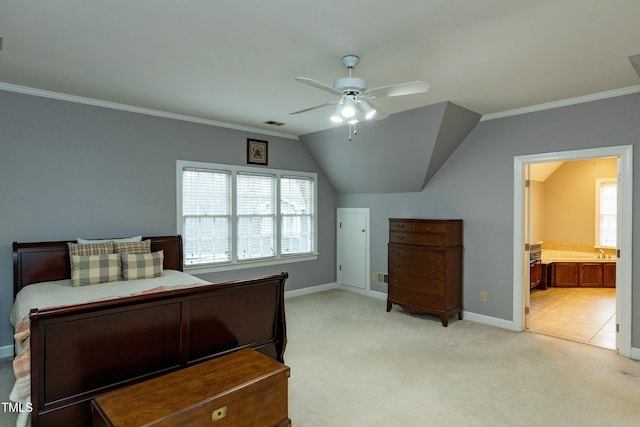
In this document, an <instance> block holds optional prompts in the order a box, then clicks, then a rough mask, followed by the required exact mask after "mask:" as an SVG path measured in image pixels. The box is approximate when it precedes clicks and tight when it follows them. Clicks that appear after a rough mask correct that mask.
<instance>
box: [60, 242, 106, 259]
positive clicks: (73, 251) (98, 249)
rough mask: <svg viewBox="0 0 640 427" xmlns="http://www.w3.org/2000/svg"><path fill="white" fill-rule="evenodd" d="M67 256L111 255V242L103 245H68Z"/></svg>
mask: <svg viewBox="0 0 640 427" xmlns="http://www.w3.org/2000/svg"><path fill="white" fill-rule="evenodd" d="M68 245H69V255H71V256H73V255H104V254H112V253H113V242H103V243H89V244H84V243H83V244H79V243H68Z"/></svg>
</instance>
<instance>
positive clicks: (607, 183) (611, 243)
mask: <svg viewBox="0 0 640 427" xmlns="http://www.w3.org/2000/svg"><path fill="white" fill-rule="evenodd" d="M617 195H618V188H617V182H616V180H615V179H599V180H596V243H597V246H604V247H616V244H617V243H616V236H617V229H616V226H617V214H618V212H617V209H618V199H617Z"/></svg>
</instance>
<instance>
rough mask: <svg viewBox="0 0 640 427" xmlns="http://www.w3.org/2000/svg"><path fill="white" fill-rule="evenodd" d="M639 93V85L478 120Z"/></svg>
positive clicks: (489, 115) (510, 111)
mask: <svg viewBox="0 0 640 427" xmlns="http://www.w3.org/2000/svg"><path fill="white" fill-rule="evenodd" d="M638 92H640V85H636V86H629V87H623V88H620V89H614V90H608V91H606V92H598V93H594V94H591V95H584V96H578V97H575V98H568V99H561V100H559V101H553V102H547V103H544V104H538V105H532V106H529V107H523V108H516V109H513V110H507V111H501V112H498V113H492V114H485V115H484V116H482V118H481V119H480V121H481V122H484V121H486V120H494V119H501V118H503V117H511V116H518V115H520V114H527V113H533V112H536V111H543V110H551V109H553V108H559V107H567V106H569V105H576V104H582V103H584V102H591V101H599V100H601V99H607V98H615V97H616V96H622V95H630V94H633V93H638Z"/></svg>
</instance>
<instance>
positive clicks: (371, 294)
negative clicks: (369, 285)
mask: <svg viewBox="0 0 640 427" xmlns="http://www.w3.org/2000/svg"><path fill="white" fill-rule="evenodd" d="M337 287H338V289H342V290H343V291H349V292H353V293H355V294H359V295H365V296H368V297H373V298H376V299H380V300H385V301H386V299H387V294H385V293H383V292H377V291H372V290H370V289H369V290H367V289H361V288H354V287H353V286H349V285H341V284H338V286H337Z"/></svg>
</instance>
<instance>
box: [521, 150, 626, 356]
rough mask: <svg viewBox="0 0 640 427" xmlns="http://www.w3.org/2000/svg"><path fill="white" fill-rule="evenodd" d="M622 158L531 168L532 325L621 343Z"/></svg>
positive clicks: (580, 338) (573, 337)
mask: <svg viewBox="0 0 640 427" xmlns="http://www.w3.org/2000/svg"><path fill="white" fill-rule="evenodd" d="M617 160H618V158H616V157H607V158H592V159H581V160H568V161H560V162H544V163H531V164H530V165H529V180H528V182H529V188H528V190H529V203H528V206H529V214H528V215H527V219H528V222H529V224H528V236H529V237H528V240H529V242H530V243H531V244H532V245H533V248H535V249H536V250H532V249H531V247H530V254H529V258H530V274H529V275H530V287H531V289H530V304H529V307H530V310H529V314H530V321H529V322H528V324H526V328H527V330H529V331H531V332H537V333H542V334H546V335H551V336H555V337H558V338H564V339H567V340H570V341H576V342H581V343H585V344H591V345H595V346H599V347H603V348H608V349H612V350H615V349H616V348H617V347H616V289H615V271H616V224H617V222H618V220H617V203H616V196H617V191H616V187H617V179H616V177H617V176H618V170H617V168H618V161H617Z"/></svg>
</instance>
